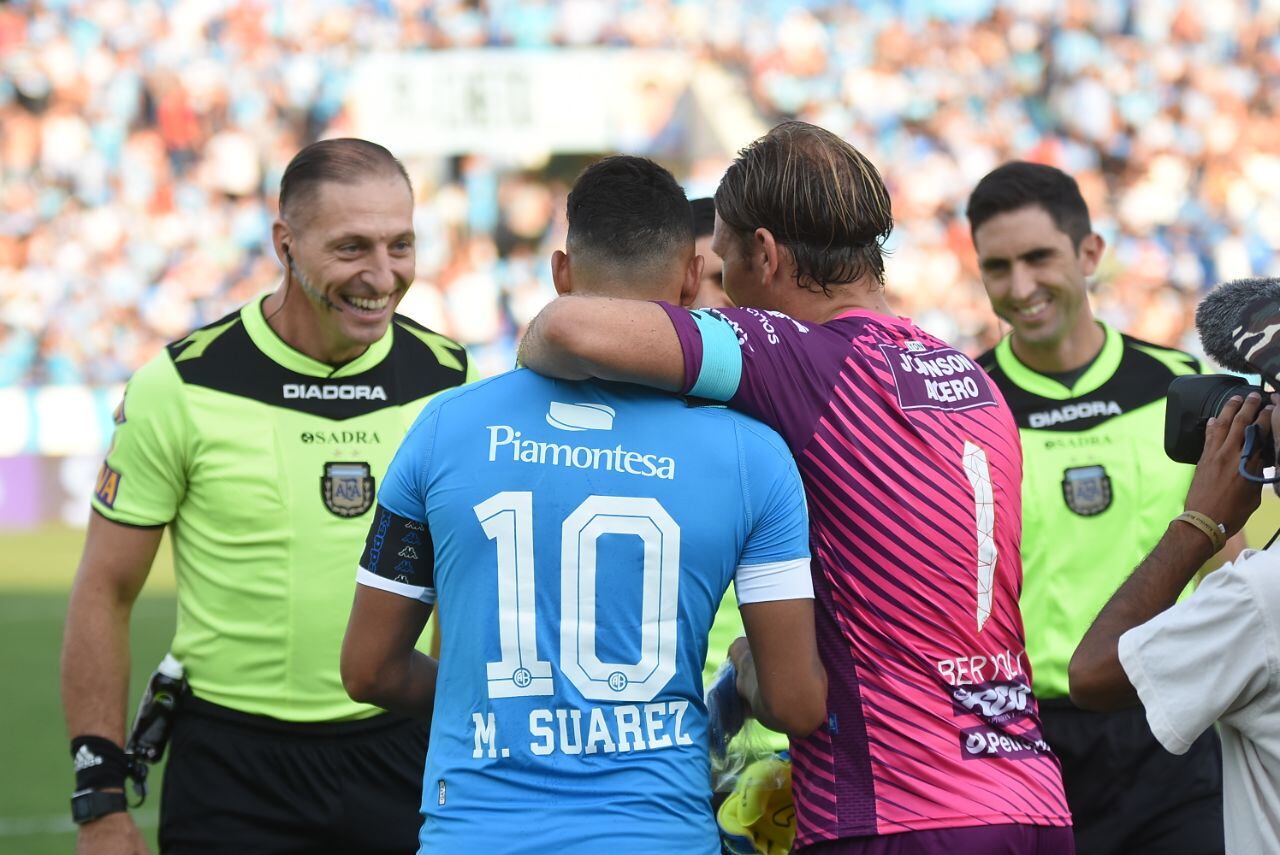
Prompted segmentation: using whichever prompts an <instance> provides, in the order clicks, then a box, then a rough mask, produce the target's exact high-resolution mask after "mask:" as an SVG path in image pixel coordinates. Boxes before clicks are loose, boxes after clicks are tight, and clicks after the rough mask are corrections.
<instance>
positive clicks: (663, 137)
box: [348, 48, 759, 160]
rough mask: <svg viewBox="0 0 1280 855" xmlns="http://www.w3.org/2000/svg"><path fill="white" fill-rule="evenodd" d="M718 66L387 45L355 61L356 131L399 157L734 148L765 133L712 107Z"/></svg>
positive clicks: (627, 56)
mask: <svg viewBox="0 0 1280 855" xmlns="http://www.w3.org/2000/svg"><path fill="white" fill-rule="evenodd" d="M717 75H723V72H722V71H717V70H715V69H711V68H708V67H707V66H706V65H705V64H699V63H697V62H695V61H694V60H693V59H691V58H690V56H689V55H688V54H686V53H681V52H678V51H658V50H606V49H591V48H583V49H567V50H556V51H540V50H511V49H502V50H496V49H495V50H448V51H433V52H430V53H413V54H408V53H405V54H392V53H388V54H378V55H374V56H371V57H368V58H366V59H363V60H361V61H360V62H359V63H357V65H356V67H355V69H354V71H353V75H352V82H351V85H350V87H349V89H348V106H349V109H350V111H351V114H352V117H353V119H354V127H353V132H354V133H355V135H357V136H364V137H368V138H370V139H377V140H378V141H379V142H381V143H383V144H384V145H386V146H387V147H388V148H390V149H391V150H392V151H394V152H396V154H398V155H400V156H401V157H415V156H449V155H466V154H484V155H490V156H495V157H509V158H512V159H514V160H533V159H537V158H540V157H545V156H547V155H548V154H550V153H593V152H602V151H625V152H628V153H630V154H641V155H654V156H658V155H662V154H668V153H677V152H678V153H681V154H683V155H686V156H688V155H693V156H699V155H700V154H701V153H705V152H708V151H719V152H732V151H735V150H736V149H737V148H738V147H740V146H741V145H744V144H745V143H746V142H747V141H749V140H750V139H753V138H754V136H744V135H750V134H753V133H754V134H755V135H758V133H756V132H757V131H759V128H758V127H757V123H756V122H755V121H751V122H748V123H747V124H749V125H750V127H741V128H740V127H737V126H738V125H739V124H742V123H740V122H725V121H722V120H717V119H716V118H715V116H714V113H715V112H716V110H711V109H704V107H703V102H705V101H707V100H709V99H712V98H714V99H717V100H718V101H720V102H721V103H723V100H724V93H723V89H724V87H723V86H721V85H718V83H719V81H717V80H716V79H715V78H716V77H717ZM713 93H714V94H713ZM707 106H708V107H710V106H711V105H707ZM717 106H719V105H717ZM724 115H725V116H728V117H732V116H733V115H734V111H732V110H730V111H726V112H725V114H724Z"/></svg>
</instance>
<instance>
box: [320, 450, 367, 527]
mask: <svg viewBox="0 0 1280 855" xmlns="http://www.w3.org/2000/svg"><path fill="white" fill-rule="evenodd" d="M320 497H321V498H322V499H324V506H325V507H326V508H328V509H329V513H331V514H333V515H334V516H338V517H342V518H344V519H346V518H349V517H358V516H360V515H361V514H363V513H364V512H365V511H367V510H369V508H371V507H373V497H374V484H373V473H372V471H371V470H370V468H369V464H368V463H362V462H346V461H343V462H338V461H334V462H330V463H326V464H325V465H324V474H323V475H321V476H320Z"/></svg>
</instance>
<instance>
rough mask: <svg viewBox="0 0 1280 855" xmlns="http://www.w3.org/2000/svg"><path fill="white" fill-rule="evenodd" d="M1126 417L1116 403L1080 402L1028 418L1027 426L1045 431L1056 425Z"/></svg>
mask: <svg viewBox="0 0 1280 855" xmlns="http://www.w3.org/2000/svg"><path fill="white" fill-rule="evenodd" d="M1121 415H1124V411H1123V410H1121V409H1120V405H1119V404H1117V403H1116V402H1115V401H1079V402H1077V403H1074V404H1066V405H1064V406H1061V407H1057V408H1056V409H1052V410H1042V411H1040V412H1035V413H1031V414H1030V415H1028V416H1027V424H1028V425H1029V426H1031V427H1033V428H1037V429H1043V428H1047V427H1053V426H1054V425H1060V424H1066V423H1068V422H1078V421H1081V420H1082V419H1100V418H1106V417H1110V416H1121Z"/></svg>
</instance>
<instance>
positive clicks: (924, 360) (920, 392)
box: [880, 341, 996, 410]
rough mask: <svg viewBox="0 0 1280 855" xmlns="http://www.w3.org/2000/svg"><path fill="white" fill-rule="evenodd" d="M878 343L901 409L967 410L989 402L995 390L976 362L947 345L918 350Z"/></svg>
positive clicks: (917, 343)
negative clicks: (890, 374)
mask: <svg viewBox="0 0 1280 855" xmlns="http://www.w3.org/2000/svg"><path fill="white" fill-rule="evenodd" d="M907 344H908V345H909V346H908V347H898V346H897V345H893V344H882V345H880V352H881V353H883V354H884V358H885V360H886V361H887V362H888V364H889V369H890V370H891V371H892V372H893V381H894V385H895V386H896V387H897V391H898V403H899V404H900V405H901V406H902V409H904V410H920V409H930V410H968V409H971V408H973V407H986V406H992V405H994V404H995V403H996V399H995V394H994V393H993V392H992V391H991V386H990V384H989V383H988V382H987V378H986V375H985V374H984V373H983V371H982V369H981V368H979V367H978V363H976V362H974V361H973V360H972V359H970V358H969V357H967V356H965V355H964V354H963V353H961V352H960V351H958V350H956V349H954V348H950V347H940V348H936V349H934V350H926V351H920V350H917V349H915V348H913V347H910V345H912V344H914V345H917V346H918V345H919V344H920V342H914V341H913V342H908V343H907Z"/></svg>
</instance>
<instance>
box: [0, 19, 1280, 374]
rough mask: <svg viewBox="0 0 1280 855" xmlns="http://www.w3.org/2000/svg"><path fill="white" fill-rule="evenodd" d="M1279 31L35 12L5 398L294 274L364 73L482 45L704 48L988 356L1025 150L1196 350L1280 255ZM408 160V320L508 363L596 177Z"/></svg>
mask: <svg viewBox="0 0 1280 855" xmlns="http://www.w3.org/2000/svg"><path fill="white" fill-rule="evenodd" d="M1278 30H1280V2H1276V0H1223V2H1222V3H1216V4H1213V5H1212V7H1209V6H1205V5H1204V4H1198V3H1193V2H1191V0H1129V2H1122V3H1114V2H1104V0H1072V2H1069V3H1047V2H1032V3H1026V2H1018V3H1015V2H1014V0H967V2H947V3H941V2H934V0H863V2H859V3H856V4H848V3H837V2H834V0H807V2H803V3H780V2H770V3H756V4H732V3H725V2H722V0H645V2H637V0H605V2H601V3H586V2H579V1H578V0H568V2H561V3H554V2H547V3H537V4H530V3H516V2H510V0H481V2H479V3H469V2H462V0H386V2H376V3H357V2H354V0H326V2H322V3H311V4H293V5H291V6H288V7H287V8H286V6H285V4H282V3H280V2H270V3H257V2H246V1H245V0H231V2H224V3H203V2H199V0H128V1H127V2H126V0H62V2H59V3H56V4H46V3H36V2H34V1H33V0H27V2H21V0H19V2H12V3H8V4H4V5H3V6H0V68H3V71H4V74H3V76H0V383H3V384H13V383H20V384H21V383H26V384H31V383H55V382H86V383H106V382H113V381H119V380H122V379H123V378H124V377H126V376H127V375H128V374H129V373H130V372H131V371H132V370H133V369H135V368H137V367H138V366H139V365H140V364H141V363H142V362H143V361H145V360H146V359H147V357H148V356H150V355H151V354H152V353H153V352H154V351H155V349H156V347H158V346H159V344H160V343H162V342H163V341H164V340H166V338H167V337H168V336H170V335H172V334H173V331H175V330H183V329H188V328H190V327H192V326H196V325H199V324H202V323H205V322H208V321H210V320H213V319H215V318H218V317H221V316H222V315H223V314H225V313H226V312H227V311H229V309H230V308H231V307H233V306H235V305H238V304H240V303H243V302H244V301H245V300H246V299H248V297H249V296H251V295H252V294H254V293H256V292H258V291H261V290H264V289H267V288H269V287H270V286H271V285H272V284H273V283H274V281H275V280H276V277H277V276H278V275H279V269H278V265H275V264H274V263H273V262H272V261H271V260H270V259H268V258H267V257H266V256H264V254H263V249H264V247H263V246H262V244H261V242H260V238H259V236H260V235H262V234H263V233H264V229H263V228H261V225H262V224H263V223H264V222H268V221H269V220H270V218H271V217H272V216H274V213H275V212H274V210H273V208H272V205H273V202H272V201H271V200H272V199H273V198H274V195H275V190H276V187H277V184H278V181H279V175H280V171H281V170H282V169H283V166H284V164H285V163H286V162H287V159H288V153H290V152H292V151H296V150H297V149H298V148H299V147H300V146H301V145H303V144H305V143H306V142H308V141H310V140H311V139H314V138H316V137H318V136H323V135H327V134H329V135H331V134H339V133H343V132H344V131H345V130H346V129H349V127H350V124H351V118H350V116H349V115H348V114H347V113H346V112H345V109H344V107H345V104H346V103H347V97H348V92H347V81H348V75H349V69H350V68H351V67H352V65H353V64H354V63H355V61H356V60H357V59H359V58H360V57H362V56H366V55H369V54H371V53H373V52H380V51H395V50H400V51H410V52H412V51H421V50H443V49H449V48H474V47H520V48H528V47H534V48H536V47H552V46H573V47H577V46H609V47H635V48H663V49H673V50H679V51H684V52H687V53H689V54H690V55H693V56H696V57H699V58H705V59H708V60H711V61H714V62H718V63H720V64H721V65H723V66H725V67H726V68H728V69H730V70H731V71H732V72H733V73H735V74H737V75H739V76H740V77H741V78H742V79H743V80H744V81H745V83H746V85H747V89H748V91H749V92H750V94H751V97H752V98H753V99H754V102H755V106H756V108H757V109H758V110H759V112H760V113H761V114H763V115H764V116H765V117H766V118H768V119H770V120H773V119H782V118H787V117H795V118H801V119H804V120H806V121H810V122H814V123H816V124H820V125H823V126H824V127H827V128H830V129H831V130H833V131H835V132H837V133H839V134H841V135H843V136H845V137H847V138H849V139H850V140H851V141H853V142H854V143H855V144H857V145H858V147H859V148H860V149H861V150H862V151H864V152H865V153H866V154H867V155H868V157H870V158H871V159H872V160H873V161H874V162H876V163H878V164H880V165H881V167H882V169H883V170H884V177H885V179H886V182H887V184H888V185H889V188H890V190H891V192H892V193H893V198H894V200H895V205H896V206H897V209H896V210H895V212H894V213H895V217H896V220H897V229H896V231H895V232H894V235H893V238H892V240H891V242H890V244H889V248H890V249H891V250H892V256H891V258H890V260H889V277H890V279H891V280H892V281H893V282H895V283H900V284H899V287H898V288H897V289H895V299H896V300H897V302H898V305H899V306H900V308H901V310H902V311H903V312H904V313H906V314H909V315H911V316H912V317H914V318H916V319H917V320H918V321H919V322H920V323H921V324H922V325H923V326H925V327H926V328H929V329H930V330H931V331H932V332H934V333H936V334H938V335H940V336H941V337H942V338H944V339H947V340H949V341H953V342H956V343H957V344H959V345H961V346H963V347H965V348H966V349H968V350H969V351H970V352H973V353H976V352H978V351H980V350H983V349H985V348H986V347H988V346H990V345H991V344H993V343H994V342H995V341H996V340H997V339H998V337H999V333H1000V330H999V328H998V325H997V322H996V320H995V318H994V316H992V314H991V313H990V310H989V308H988V307H987V304H986V300H985V299H984V298H983V295H982V289H981V286H980V284H979V280H978V277H977V272H976V269H975V267H974V262H973V251H972V248H971V246H970V244H969V242H968V235H967V231H966V229H965V228H964V226H963V223H962V222H961V216H960V213H961V211H962V209H963V205H964V198H965V192H966V189H967V188H969V187H972V186H973V184H974V183H975V182H976V181H977V180H978V178H980V177H981V176H982V175H984V174H985V173H986V172H988V171H989V170H990V169H991V168H993V167H994V166H995V165H997V164H998V163H1000V162H1002V161H1005V160H1010V159H1014V158H1022V159H1030V160H1038V161H1042V162H1047V163H1051V164H1053V165H1055V166H1059V167H1061V168H1063V169H1065V170H1066V171H1068V172H1070V173H1072V174H1073V175H1075V176H1077V178H1078V180H1079V181H1080V184H1081V187H1082V190H1083V192H1084V195H1085V198H1086V201H1087V202H1088V204H1089V207H1090V209H1091V210H1092V211H1093V212H1094V215H1095V222H1096V224H1097V226H1098V228H1099V231H1100V232H1101V233H1102V234H1103V235H1104V236H1105V237H1106V239H1107V241H1108V243H1109V244H1110V246H1111V247H1112V248H1113V250H1114V252H1113V260H1112V262H1111V263H1110V264H1108V265H1107V266H1106V267H1105V269H1104V270H1103V271H1102V272H1101V275H1100V279H1099V283H1098V288H1097V290H1096V293H1095V301H1096V303H1097V314H1098V315H1099V316H1100V317H1102V318H1103V319H1105V320H1107V321H1109V322H1111V323H1113V324H1115V325H1117V326H1119V327H1121V328H1123V329H1125V330H1127V331H1132V332H1134V333H1135V334H1137V335H1139V336H1141V337H1143V338H1147V339H1151V340H1155V341H1158V342H1160V343H1163V344H1170V345H1180V346H1183V347H1186V346H1187V345H1188V344H1190V343H1193V342H1189V341H1188V335H1187V331H1188V329H1189V328H1190V327H1189V318H1190V314H1189V312H1188V307H1189V306H1191V305H1193V304H1194V303H1195V301H1196V300H1197V299H1198V296H1199V293H1200V292H1201V290H1202V289H1203V288H1204V287H1206V286H1207V285H1209V284H1212V283H1215V282H1218V281H1221V280H1223V279H1227V278H1231V277H1238V276H1242V275H1273V274H1276V273H1277V272H1280V262H1278V261H1277V259H1280V253H1277V252H1276V250H1277V249H1278V248H1280V111H1277V110H1276V109H1275V107H1274V104H1273V101H1274V97H1273V95H1272V93H1273V92H1274V91H1275V90H1276V87H1277V83H1280V40H1277V38H1276V36H1275V35H1274V33H1276V32H1277V31H1278ZM730 154H732V153H731V152H726V153H725V155H726V158H725V160H724V163H722V164H721V166H723V165H725V164H727V156H728V155H730ZM670 165H671V166H673V167H674V168H675V170H676V172H677V175H684V176H685V177H687V178H688V179H689V180H690V183H691V186H693V185H696V189H698V190H705V189H707V188H708V187H710V186H714V183H715V179H716V178H717V177H718V176H717V175H713V174H710V173H714V172H717V171H718V170H717V169H715V168H713V167H711V166H709V164H708V162H707V160H706V159H705V157H701V156H700V159H699V160H696V161H691V162H689V163H687V164H683V165H681V164H679V163H671V164H670ZM408 166H409V167H410V170H411V172H412V173H413V178H414V183H415V186H417V187H420V188H422V190H421V192H420V195H419V199H418V211H417V224H418V229H419V242H418V245H419V248H420V254H419V271H418V285H417V289H420V290H421V291H422V292H423V293H422V294H420V295H419V296H418V297H416V298H414V299H411V300H409V301H407V303H406V307H407V308H409V309H411V310H420V311H422V312H424V313H427V315H428V316H427V317H424V318H422V320H424V321H425V322H427V323H428V324H430V325H432V326H433V327H436V328H439V329H441V330H442V331H443V332H445V333H447V334H451V335H453V336H455V337H459V338H462V339H468V343H472V344H477V345H480V347H479V348H478V349H477V350H476V353H477V358H478V361H479V362H480V363H481V365H482V367H483V368H486V369H488V370H498V369H501V368H503V367H505V366H507V365H509V364H510V359H511V356H512V353H513V348H514V342H515V340H516V338H517V337H518V335H519V334H520V332H521V330H522V329H523V326H524V324H525V323H527V321H528V319H529V318H530V317H532V315H533V314H534V313H535V312H536V310H537V309H538V308H539V307H540V305H541V302H542V301H544V300H546V299H549V298H550V297H551V296H552V294H553V291H552V289H551V286H550V281H549V273H548V267H547V262H546V259H547V258H548V256H549V254H550V252H551V250H552V249H556V248H559V247H560V246H561V242H562V240H563V223H561V222H559V221H558V220H557V217H556V214H555V212H556V211H558V210H561V209H562V208H563V196H564V193H565V187H564V182H565V180H567V179H569V178H571V177H572V176H571V175H568V176H566V175H563V174H556V173H555V171H554V170H550V169H538V170H535V171H532V172H530V171H528V169H527V164H522V165H512V164H505V163H501V162H496V161H490V160H488V159H486V158H483V157H479V156H476V157H467V158H458V159H454V160H452V161H450V162H447V163H445V164H440V163H425V162H419V163H414V162H410V163H409V164H408ZM473 338H474V339H478V340H477V341H474V342H473V341H470V339H473Z"/></svg>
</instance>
